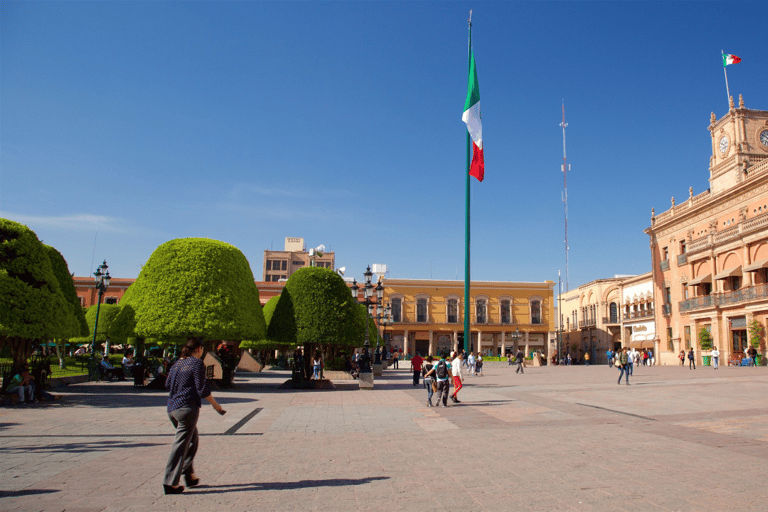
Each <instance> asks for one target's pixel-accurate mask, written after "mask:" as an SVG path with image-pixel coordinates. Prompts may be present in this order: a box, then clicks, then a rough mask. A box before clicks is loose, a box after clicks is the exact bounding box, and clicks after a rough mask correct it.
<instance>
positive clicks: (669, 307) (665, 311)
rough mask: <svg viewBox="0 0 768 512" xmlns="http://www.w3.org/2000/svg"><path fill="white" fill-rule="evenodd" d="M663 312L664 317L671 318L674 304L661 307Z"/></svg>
mask: <svg viewBox="0 0 768 512" xmlns="http://www.w3.org/2000/svg"><path fill="white" fill-rule="evenodd" d="M661 312H662V313H663V314H664V316H670V315H671V314H672V304H664V305H663V306H661Z"/></svg>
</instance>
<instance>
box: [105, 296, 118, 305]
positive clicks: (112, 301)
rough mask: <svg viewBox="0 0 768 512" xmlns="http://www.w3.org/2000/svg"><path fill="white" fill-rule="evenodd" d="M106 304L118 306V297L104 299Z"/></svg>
mask: <svg viewBox="0 0 768 512" xmlns="http://www.w3.org/2000/svg"><path fill="white" fill-rule="evenodd" d="M104 304H117V297H107V298H106V299H104Z"/></svg>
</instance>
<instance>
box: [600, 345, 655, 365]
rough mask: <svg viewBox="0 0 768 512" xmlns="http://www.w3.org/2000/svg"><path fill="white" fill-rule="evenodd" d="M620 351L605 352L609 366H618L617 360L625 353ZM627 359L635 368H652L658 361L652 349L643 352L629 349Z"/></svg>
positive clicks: (609, 350)
mask: <svg viewBox="0 0 768 512" xmlns="http://www.w3.org/2000/svg"><path fill="white" fill-rule="evenodd" d="M623 350H624V349H622V350H619V351H618V352H616V351H614V350H611V349H608V350H607V351H606V352H605V357H606V359H607V360H608V366H609V367H613V366H614V365H615V364H616V359H617V358H618V357H619V356H620V355H621V352H622V351H623ZM627 358H628V359H629V363H630V364H632V365H633V366H640V365H642V366H652V365H653V364H655V362H656V360H655V359H654V358H653V351H652V350H650V349H647V348H646V349H643V351H642V352H639V351H637V350H635V349H634V348H632V349H627Z"/></svg>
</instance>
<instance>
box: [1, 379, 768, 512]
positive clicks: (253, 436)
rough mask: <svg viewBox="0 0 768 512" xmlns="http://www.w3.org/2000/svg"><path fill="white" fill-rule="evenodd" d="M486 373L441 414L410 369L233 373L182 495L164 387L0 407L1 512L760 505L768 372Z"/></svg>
mask: <svg viewBox="0 0 768 512" xmlns="http://www.w3.org/2000/svg"><path fill="white" fill-rule="evenodd" d="M485 373H486V376H485V377H483V378H471V379H470V378H468V379H466V381H465V387H464V389H463V390H462V392H461V393H460V395H459V398H460V399H461V400H462V404H459V405H454V404H451V405H450V407H449V408H447V409H443V408H431V409H430V408H427V407H425V402H426V391H425V390H424V389H423V388H421V387H418V388H416V387H413V386H412V385H411V384H410V373H409V372H408V371H407V370H394V371H393V370H387V371H386V372H385V375H384V377H383V378H381V379H377V383H376V388H375V389H374V390H373V391H370V392H361V391H358V390H356V389H354V388H353V386H350V385H349V384H347V383H345V384H344V385H343V386H339V387H338V388H337V390H333V391H291V390H278V389H277V386H278V385H279V384H280V383H282V382H284V381H285V380H287V378H288V375H287V374H286V373H284V372H272V371H267V372H264V373H262V374H238V376H237V378H236V382H237V386H236V387H235V389H233V390H226V391H218V392H216V396H217V398H218V399H219V400H220V401H221V402H222V403H224V404H225V408H227V409H228V414H227V415H226V416H225V417H220V416H218V415H216V414H214V413H213V412H212V411H211V409H210V407H206V408H205V409H204V410H203V413H202V414H201V417H200V422H199V425H198V427H199V430H200V432H201V446H200V451H199V452H198V457H197V462H196V466H197V470H198V473H199V474H200V476H201V478H202V481H203V482H202V485H201V486H199V487H198V488H195V489H192V490H189V491H188V492H185V493H184V494H183V495H181V496H164V495H162V487H161V485H162V474H163V468H164V466H165V459H166V457H167V454H168V449H169V447H170V443H171V440H172V435H173V430H172V428H171V426H170V423H169V421H168V419H167V415H166V414H165V409H164V404H165V395H164V393H161V392H153V391H147V390H137V389H134V388H133V387H131V386H130V385H129V384H127V383H126V384H123V383H110V384H90V383H85V384H79V385H73V386H70V387H69V388H63V389H61V390H57V391H56V392H57V393H60V394H62V395H63V398H62V400H61V401H58V402H54V403H52V404H41V405H37V406H30V407H23V408H22V407H5V408H0V454H1V457H0V510H24V511H25V512H26V511H30V510H43V511H54V510H67V511H71V510H92V511H111V510H147V509H161V510H201V511H206V510H217V511H218V510H222V509H224V510H227V511H238V510H253V509H254V508H259V509H262V510H302V511H306V510H345V511H346V510H372V511H377V510H386V511H397V510H406V511H408V510H415V511H424V510H430V511H432V510H438V511H439V510H457V511H462V512H464V511H474V510H478V511H480V510H482V511H486V510H498V511H505V510H535V511H546V510H557V511H561V510H574V511H592V510H594V511H614V510H626V511H652V510H664V511H689V510H690V511H698V510H718V511H720V510H739V511H742V510H761V509H768V506H766V505H764V504H765V503H766V491H765V490H764V489H763V487H764V486H763V485H762V479H763V474H764V472H765V467H766V460H765V459H766V458H768V450H766V447H768V444H767V443H768V413H767V412H766V409H765V407H764V406H765V405H766V403H765V402H766V401H765V398H764V393H763V390H764V389H765V386H766V384H768V369H764V368H757V369H750V371H749V372H747V371H745V370H744V369H741V368H728V367H726V368H723V369H722V371H719V372H715V373H713V372H707V371H706V370H704V371H698V370H697V371H695V372H694V371H683V369H681V368H678V367H650V368H640V369H639V371H637V372H636V374H635V375H634V376H633V377H632V378H631V379H630V382H632V384H633V386H621V387H619V386H617V385H616V383H615V378H616V377H617V373H616V372H615V371H614V370H611V369H608V368H606V367H598V366H593V367H589V368H583V367H560V368H547V367H544V368H530V369H527V370H526V373H525V374H524V375H515V374H514V372H513V371H510V370H509V367H507V366H506V365H493V364H488V365H486V368H485ZM257 408H261V411H260V412H259V413H258V414H256V415H254V416H253V417H252V418H250V419H248V420H247V421H246V422H245V423H243V424H242V425H240V427H239V429H238V430H237V431H236V432H235V433H234V434H233V435H224V434H225V433H226V432H227V431H228V430H230V429H233V428H234V427H235V426H236V425H238V423H239V422H241V421H242V420H244V419H245V418H246V417H247V415H248V414H252V412H253V411H254V410H255V409H257ZM644 418H646V419H644ZM761 507H762V508H761Z"/></svg>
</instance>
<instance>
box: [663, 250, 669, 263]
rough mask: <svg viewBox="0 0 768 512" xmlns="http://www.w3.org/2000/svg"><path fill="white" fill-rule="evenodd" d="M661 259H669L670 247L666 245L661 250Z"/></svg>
mask: <svg viewBox="0 0 768 512" xmlns="http://www.w3.org/2000/svg"><path fill="white" fill-rule="evenodd" d="M661 259H662V260H664V261H666V260H668V259H669V247H664V248H663V249H662V250H661Z"/></svg>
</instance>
